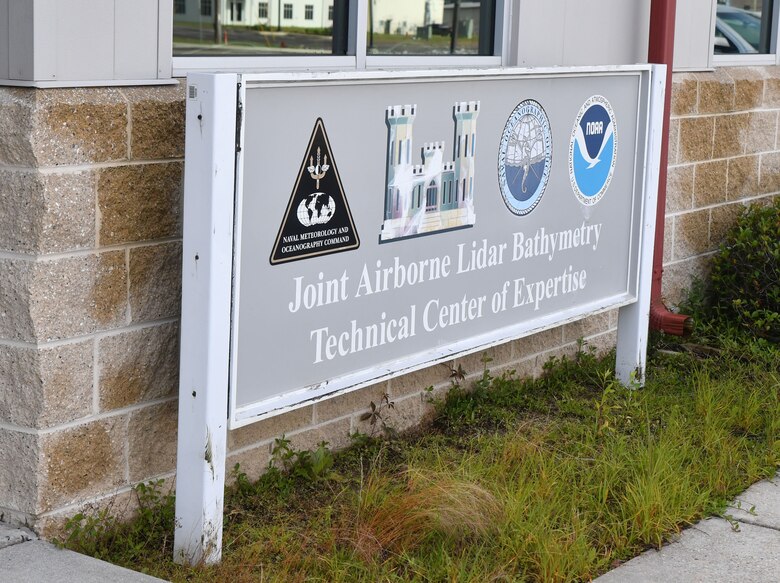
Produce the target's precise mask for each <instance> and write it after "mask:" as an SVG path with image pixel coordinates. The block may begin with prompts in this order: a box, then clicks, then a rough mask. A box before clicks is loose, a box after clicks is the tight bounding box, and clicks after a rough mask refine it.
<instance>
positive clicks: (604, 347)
mask: <svg viewBox="0 0 780 583" xmlns="http://www.w3.org/2000/svg"><path fill="white" fill-rule="evenodd" d="M586 345H587V347H588V348H589V349H595V351H596V355H597V356H603V355H604V354H607V353H608V352H609V351H610V350H612V349H613V348H615V346H617V330H609V331H607V332H604V333H603V334H597V335H596V336H592V337H590V338H588V341H587V343H586Z"/></svg>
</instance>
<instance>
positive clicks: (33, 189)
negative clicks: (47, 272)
mask: <svg viewBox="0 0 780 583" xmlns="http://www.w3.org/2000/svg"><path fill="white" fill-rule="evenodd" d="M0 205H2V206H3V213H0V248H1V249H5V250H8V251H15V252H19V253H35V252H43V253H52V252H61V251H68V250H73V249H84V248H89V247H92V246H93V245H94V244H95V188H94V176H93V174H92V173H90V172H76V173H73V174H39V173H35V172H2V171H0Z"/></svg>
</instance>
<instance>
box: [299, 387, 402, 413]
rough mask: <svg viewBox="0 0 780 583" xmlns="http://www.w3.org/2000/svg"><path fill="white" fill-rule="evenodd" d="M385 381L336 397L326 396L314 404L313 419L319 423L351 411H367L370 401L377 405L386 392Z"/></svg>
mask: <svg viewBox="0 0 780 583" xmlns="http://www.w3.org/2000/svg"><path fill="white" fill-rule="evenodd" d="M387 390H388V386H387V383H386V382H385V383H379V384H376V385H370V386H368V387H364V388H362V389H359V390H357V391H349V392H348V393H344V394H343V395H338V396H336V397H326V398H323V399H322V400H321V401H318V402H317V403H316V404H315V405H314V421H315V423H320V422H322V421H329V420H330V419H336V418H338V417H345V416H347V415H351V414H353V413H365V412H367V411H369V409H370V406H371V403H374V404H375V405H376V406H377V407H379V406H380V405H381V403H382V397H383V395H386V394H387Z"/></svg>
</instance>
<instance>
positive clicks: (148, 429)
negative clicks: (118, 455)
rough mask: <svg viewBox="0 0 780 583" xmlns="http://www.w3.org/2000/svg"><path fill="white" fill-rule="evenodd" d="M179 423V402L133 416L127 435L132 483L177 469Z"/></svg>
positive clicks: (142, 411) (165, 404) (151, 408)
mask: <svg viewBox="0 0 780 583" xmlns="http://www.w3.org/2000/svg"><path fill="white" fill-rule="evenodd" d="M177 419H178V403H177V401H175V400H174V401H168V402H167V403H162V404H160V405H152V406H151V407H145V408H144V409H140V410H138V411H134V412H133V413H132V414H131V415H130V422H129V424H128V430H127V433H128V466H129V469H130V481H131V482H140V481H141V480H147V479H149V478H153V477H155V476H159V475H161V474H165V473H167V472H171V471H174V470H175V469H176V439H177V436H178V433H177ZM204 448H205V444H204ZM204 452H205V449H204Z"/></svg>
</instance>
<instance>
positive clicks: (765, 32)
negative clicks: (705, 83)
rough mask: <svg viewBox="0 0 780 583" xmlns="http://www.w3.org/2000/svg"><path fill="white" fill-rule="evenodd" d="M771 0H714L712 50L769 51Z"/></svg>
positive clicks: (721, 52) (725, 52)
mask: <svg viewBox="0 0 780 583" xmlns="http://www.w3.org/2000/svg"><path fill="white" fill-rule="evenodd" d="M772 5H773V0H718V6H717V10H716V18H715V42H714V46H715V49H714V50H715V54H716V55H719V54H757V53H760V54H768V53H770V52H771V33H772V31H771V28H772V25H771V23H772Z"/></svg>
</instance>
